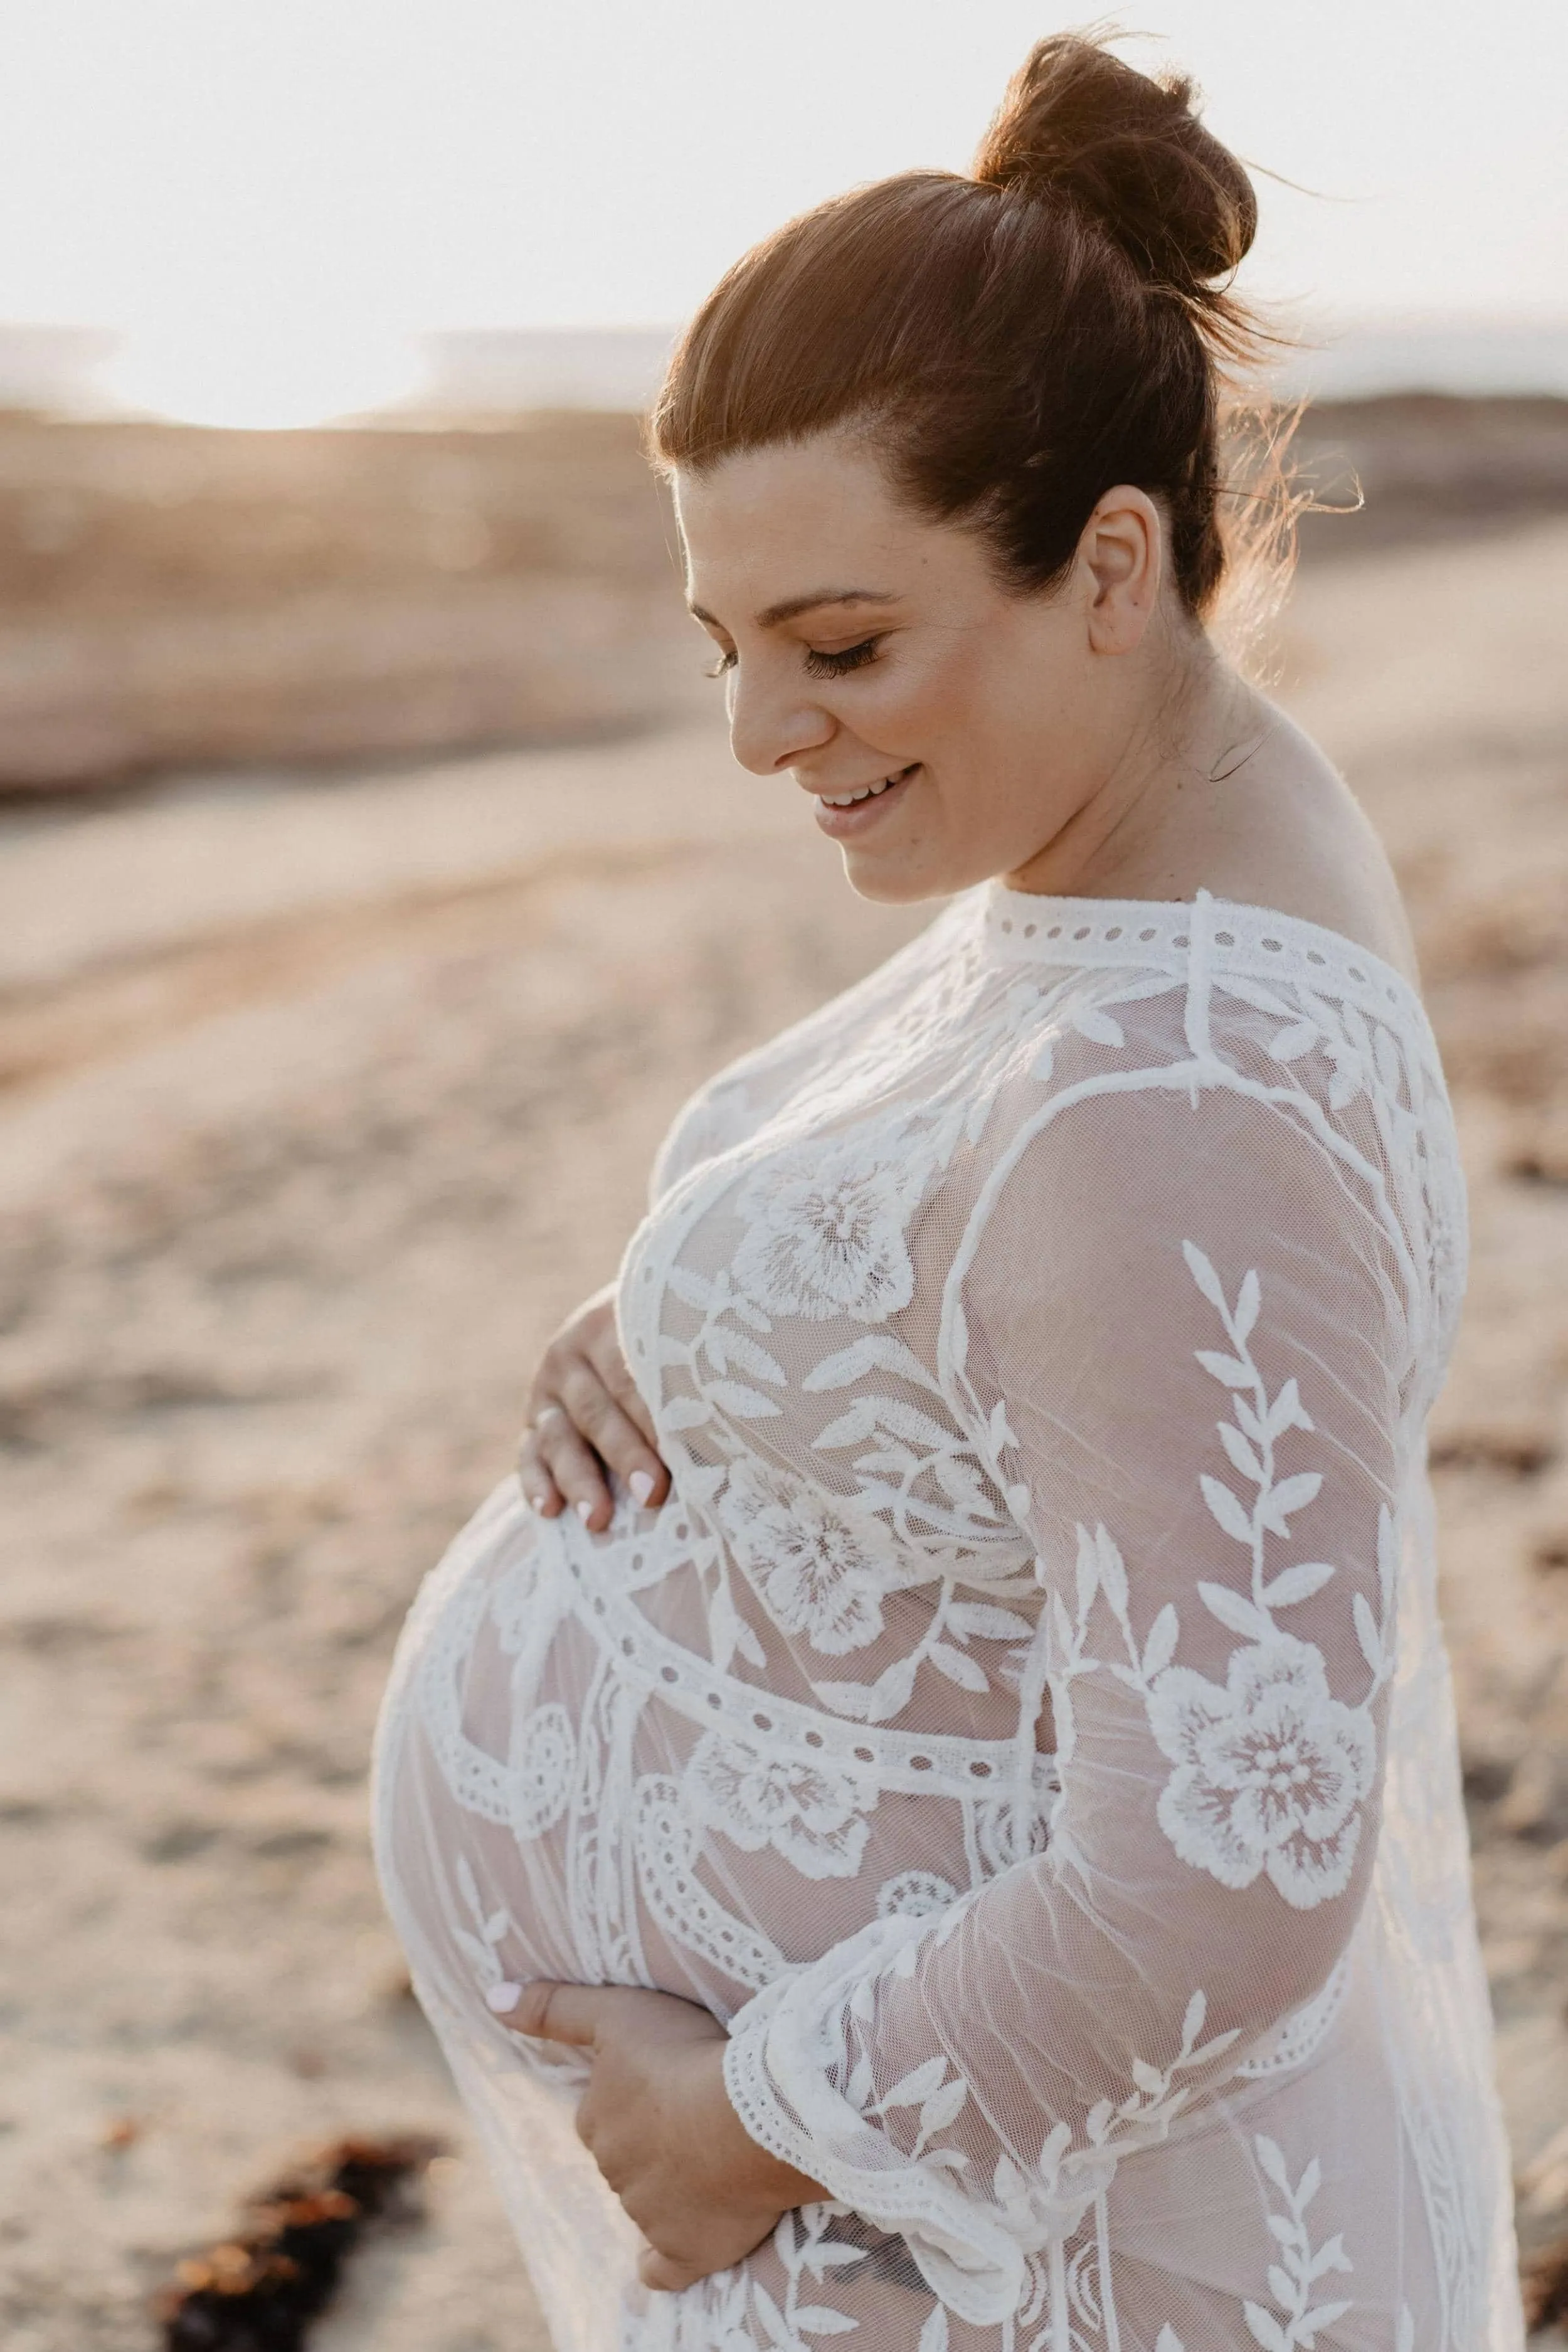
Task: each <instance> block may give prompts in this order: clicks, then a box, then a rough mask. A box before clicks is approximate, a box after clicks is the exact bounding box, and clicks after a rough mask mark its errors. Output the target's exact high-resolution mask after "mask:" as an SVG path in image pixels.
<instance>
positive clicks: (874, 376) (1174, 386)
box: [649, 33, 1277, 618]
mask: <svg viewBox="0 0 1568 2352" xmlns="http://www.w3.org/2000/svg"><path fill="white" fill-rule="evenodd" d="M1196 103H1197V100H1196V93H1195V91H1194V85H1193V83H1192V81H1191V80H1190V79H1188V78H1187V77H1186V76H1184V75H1179V74H1171V75H1167V76H1164V77H1163V78H1162V79H1152V78H1151V77H1150V76H1148V75H1146V74H1142V73H1139V72H1137V71H1135V70H1134V68H1132V67H1131V66H1129V65H1126V64H1124V63H1123V62H1122V61H1121V59H1120V58H1115V57H1113V56H1111V55H1110V51H1109V50H1108V49H1107V48H1106V47H1104V45H1103V37H1101V36H1099V35H1097V34H1092V33H1091V34H1081V33H1061V34H1056V35H1053V36H1052V37H1050V38H1049V39H1047V40H1043V41H1040V42H1039V43H1037V46H1036V47H1035V48H1034V49H1033V50H1031V52H1030V54H1029V56H1028V57H1027V58H1026V60H1025V62H1024V64H1023V66H1022V67H1021V68H1019V70H1018V72H1017V73H1016V75H1015V76H1014V78H1013V80H1012V82H1011V83H1010V84H1009V86H1008V89H1007V91H1006V94H1005V97H1004V99H1003V101H1002V105H1001V108H1000V110H999V111H998V112H997V114H996V117H995V119H994V121H993V122H992V124H991V127H990V129H989V130H988V131H987V132H986V134H985V137H984V140H983V141H982V142H981V145H980V150H979V152H978V154H977V155H976V157H975V159H974V163H973V167H972V169H971V171H970V172H969V173H968V174H967V175H964V174H963V173H953V172H934V171H923V172H905V173H899V174H898V175H897V176H896V177H895V178H892V179H888V180H879V181H877V182H875V183H874V184H871V185H869V186H867V187H862V188H856V189H853V190H851V191H850V192H849V193H848V194H846V195H842V196H837V197H835V198H833V199H832V200H831V201H830V202H828V203H826V204H822V205H817V206H816V208H815V209H814V210H813V211H811V212H808V213H804V214H802V215H800V216H799V218H797V219H795V220H792V221H789V222H786V223H785V225H784V227H782V228H780V229H778V230H777V231H775V233H774V234H773V236H769V237H766V238H764V239H763V242H762V243H761V244H760V245H757V246H754V247H752V250H751V251H750V252H749V253H747V254H745V255H744V256H743V257H742V258H741V260H739V261H738V262H736V263H735V265H734V267H733V268H731V269H730V270H729V271H728V272H727V273H726V275H725V276H724V277H723V278H721V280H720V282H719V284H718V285H717V287H715V289H714V290H713V292H712V293H711V294H710V296H709V298H708V299H707V300H706V302H704V303H703V305H702V307H701V309H700V310H699V311H698V313H697V315H696V317H695V318H694V319H693V320H692V321H691V324H690V326H689V328H688V330H687V331H686V333H685V335H684V336H683V338H682V339H681V341H680V342H679V345H678V347H677V349H676V351H675V353H674V355H673V357H672V359H671V362H670V365H669V370H668V376H667V378H666V380H665V383H664V386H663V390H662V392H661V394H660V395H659V398H658V403H657V404H656V406H655V409H654V412H653V415H652V417H651V420H650V435H649V437H650V442H651V454H652V456H653V457H654V460H655V462H656V464H658V465H660V466H661V467H666V468H672V467H688V468H690V469H692V470H694V471H698V472H701V471H703V470H705V469H706V468H708V467H712V466H714V465H716V464H718V463H719V462H720V461H721V459H723V458H725V457H730V456H731V455H733V454H735V453H737V452H739V451H742V450H747V449H757V448H763V447H767V446H770V445H773V444H776V443H780V442H795V441H800V440H804V439H805V438H806V437H807V436H810V435H812V434H815V433H819V432H823V431H826V430H828V429H832V428H836V427H837V428H843V429H849V430H854V431H857V432H860V433H863V434H864V435H865V436H866V437H867V439H868V444H869V446H871V447H872V448H874V450H875V452H876V454H877V456H878V457H879V459H880V461H881V462H882V464H883V465H884V467H886V469H887V471H888V473H889V478H890V480H891V482H892V483H893V486H894V488H895V489H896V490H897V491H898V492H899V493H900V494H901V495H902V496H903V497H904V498H906V499H908V500H909V501H910V503H911V504H912V505H913V506H914V508H915V509H917V510H919V511H921V512H922V513H924V514H927V515H929V516H931V518H932V519H934V520H942V521H958V522H962V523H963V524H964V525H965V526H967V527H970V528H973V530H976V531H977V532H978V533H979V534H980V536H981V538H982V540H983V541H984V544H985V545H986V546H987V548H988V550H989V552H990V554H991V556H992V559H993V561H994V565H995V567H996V571H997V573H998V576H999V577H1000V578H1001V579H1002V581H1003V582H1004V583H1005V584H1006V585H1008V586H1009V587H1012V588H1015V589H1016V590H1018V591H1020V592H1023V593H1028V592H1032V591H1039V590H1045V589H1048V588H1050V587H1051V586H1053V585H1055V584H1056V583H1058V582H1059V581H1060V580H1061V579H1062V578H1063V576H1064V575H1065V574H1066V572H1068V568H1069V566H1070V564H1071V562H1072V557H1073V552H1074V551H1075V549H1076V547H1077V545H1078V542H1079V537H1080V535H1081V533H1082V530H1083V528H1084V525H1085V524H1086V522H1087V521H1088V520H1089V515H1090V514H1091V513H1092V512H1093V509H1094V508H1095V505H1096V503H1097V502H1098V500H1099V499H1100V498H1101V496H1102V495H1103V494H1104V492H1105V491H1106V490H1108V489H1110V488H1111V487H1112V486H1113V485H1114V484H1116V483H1119V482H1126V483H1131V484H1133V485H1135V486H1136V487H1138V488H1142V489H1143V490H1146V491H1147V492H1148V493H1149V494H1150V495H1151V496H1152V497H1155V498H1157V499H1160V500H1161V501H1163V506H1164V509H1165V512H1166V515H1167V518H1168V525H1169V546H1170V562H1171V569H1172V572H1173V575H1174V583H1175V587H1176V589H1177V592H1178V593H1179V594H1180V597H1181V600H1182V602H1183V604H1184V606H1185V607H1186V608H1187V610H1188V611H1189V612H1190V613H1192V614H1194V615H1196V616H1198V617H1200V618H1201V617H1204V616H1206V615H1207V614H1209V612H1210V611H1211V609H1212V607H1213V606H1214V604H1215V597H1216V593H1217V591H1218V589H1219V586H1220V583H1221V581H1222V579H1223V578H1224V576H1225V573H1226V566H1227V561H1229V560H1230V559H1231V558H1232V556H1233V554H1234V543H1231V544H1227V542H1234V541H1235V539H1236V537H1237V530H1236V526H1235V524H1234V523H1232V524H1231V525H1229V526H1222V520H1221V512H1220V503H1221V499H1222V495H1223V493H1224V490H1225V485H1224V484H1223V483H1222V481H1221V478H1220V471H1219V444H1220V434H1221V425H1222V400H1223V396H1224V394H1225V393H1226V389H1227V387H1228V386H1229V385H1230V384H1231V383H1232V380H1233V374H1234V372H1236V371H1237V370H1241V369H1245V368H1246V367H1247V366H1249V365H1251V364H1253V363H1255V362H1256V361H1257V359H1258V355H1259V353H1260V351H1261V349H1262V347H1263V345H1264V344H1265V343H1267V342H1268V341H1274V340H1277V339H1276V338H1273V337H1271V336H1270V335H1268V333H1267V332H1266V331H1264V330H1263V328H1262V327H1261V326H1260V325H1259V324H1258V320H1256V319H1255V317H1254V316H1253V314H1252V313H1251V312H1250V311H1249V310H1247V308H1246V307H1245V306H1244V305H1243V304H1242V303H1241V302H1240V301H1238V299H1237V298H1236V296H1235V295H1234V294H1233V293H1232V291H1231V290H1230V284H1229V281H1230V279H1231V278H1232V275H1233V273H1234V271H1235V269H1236V268H1237V263H1238V262H1239V261H1240V260H1241V259H1242V257H1243V256H1244V255H1245V254H1246V252H1247V248H1248V247H1249V246H1250V245H1251V243H1252V239H1253V236H1254V233H1255V231H1256V228H1257V225H1258V204H1257V198H1256V196H1255V194H1254V193H1253V187H1252V183H1251V181H1250V180H1249V178H1248V177H1247V173H1246V171H1245V170H1244V169H1243V167H1242V165H1241V164H1240V163H1237V159H1236V158H1235V156H1234V155H1232V154H1231V153H1230V152H1229V151H1228V149H1226V147H1224V146H1222V145H1221V143H1220V142H1219V141H1218V140H1217V139H1215V137H1214V136H1213V134H1212V133H1211V132H1210V131H1206V130H1205V128H1204V126H1203V124H1202V122H1201V121H1199V120H1198V116H1197V112H1196ZM1243 495H1244V496H1250V497H1251V498H1253V499H1256V498H1257V496H1258V494H1257V492H1256V491H1254V492H1252V493H1250V494H1247V493H1244V494H1243Z"/></svg>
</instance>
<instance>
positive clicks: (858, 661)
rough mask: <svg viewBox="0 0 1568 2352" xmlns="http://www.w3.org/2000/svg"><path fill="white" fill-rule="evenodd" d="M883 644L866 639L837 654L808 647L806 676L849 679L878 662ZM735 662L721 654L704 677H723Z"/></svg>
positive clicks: (805, 658) (728, 655) (803, 657)
mask: <svg viewBox="0 0 1568 2352" xmlns="http://www.w3.org/2000/svg"><path fill="white" fill-rule="evenodd" d="M881 642H882V640H881V638H880V637H866V638H863V639H862V640H861V642H860V644H859V645H858V646H845V648H844V650H843V652H842V653H837V654H820V653H817V652H816V651H815V650H814V649H813V648H812V647H811V646H807V647H806V648H805V653H804V654H803V656H802V660H803V662H804V664H805V672H806V675H807V677H847V676H848V674H849V672H850V671H851V670H854V669H864V668H865V667H866V665H867V663H868V662H874V661H875V660H876V658H877V654H878V650H879V647H880V646H881ZM735 662H736V656H735V655H734V654H732V653H728V654H721V655H720V656H719V658H718V660H717V661H716V662H713V663H711V664H710V666H709V667H708V668H707V669H706V670H704V672H703V676H704V677H724V676H725V674H726V673H727V672H728V671H730V670H732V669H733V668H734V667H735Z"/></svg>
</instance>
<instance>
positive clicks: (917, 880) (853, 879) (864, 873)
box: [839, 843, 985, 907]
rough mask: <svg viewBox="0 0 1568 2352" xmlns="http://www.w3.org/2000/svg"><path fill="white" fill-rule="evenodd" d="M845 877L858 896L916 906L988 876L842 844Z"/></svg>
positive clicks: (879, 903) (886, 903)
mask: <svg viewBox="0 0 1568 2352" xmlns="http://www.w3.org/2000/svg"><path fill="white" fill-rule="evenodd" d="M839 852H840V855H841V856H842V857H843V860H844V878H845V880H846V881H847V883H848V885H849V887H850V888H851V890H853V891H854V893H855V895H856V897H857V898H869V899H870V900H872V901H873V903H874V904H875V905H877V906H879V907H916V906H919V905H920V903H921V900H922V899H924V898H952V896H953V894H954V893H955V892H956V891H959V890H967V889H969V888H970V887H971V886H972V885H973V884H974V883H975V882H981V881H984V879H985V877H984V875H983V874H972V873H970V872H968V871H967V870H965V871H962V872H961V871H959V870H958V868H957V867H956V866H955V867H954V868H953V869H952V871H951V872H949V871H948V870H946V869H945V868H943V867H942V866H937V865H934V864H932V863H931V862H930V861H929V860H925V859H912V858H910V859H906V858H900V857H889V856H882V857H876V856H872V855H871V854H870V852H869V851H868V850H854V849H851V848H849V847H848V846H847V845H845V844H842V843H841V844H840V845H839Z"/></svg>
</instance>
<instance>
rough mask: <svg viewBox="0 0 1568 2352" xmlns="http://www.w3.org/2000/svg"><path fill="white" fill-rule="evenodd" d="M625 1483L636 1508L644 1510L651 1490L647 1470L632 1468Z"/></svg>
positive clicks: (651, 1481) (650, 1481)
mask: <svg viewBox="0 0 1568 2352" xmlns="http://www.w3.org/2000/svg"><path fill="white" fill-rule="evenodd" d="M626 1484H627V1486H629V1487H630V1488H631V1490H632V1499H633V1501H634V1502H635V1503H636V1505H637V1508H638V1510H639V1511H641V1510H646V1509H647V1498H648V1496H650V1495H651V1494H652V1492H653V1480H652V1479H651V1478H650V1477H649V1476H648V1475H647V1471H646V1470H634V1471H633V1472H632V1475H631V1476H630V1477H629V1478H628V1479H627V1480H626Z"/></svg>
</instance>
